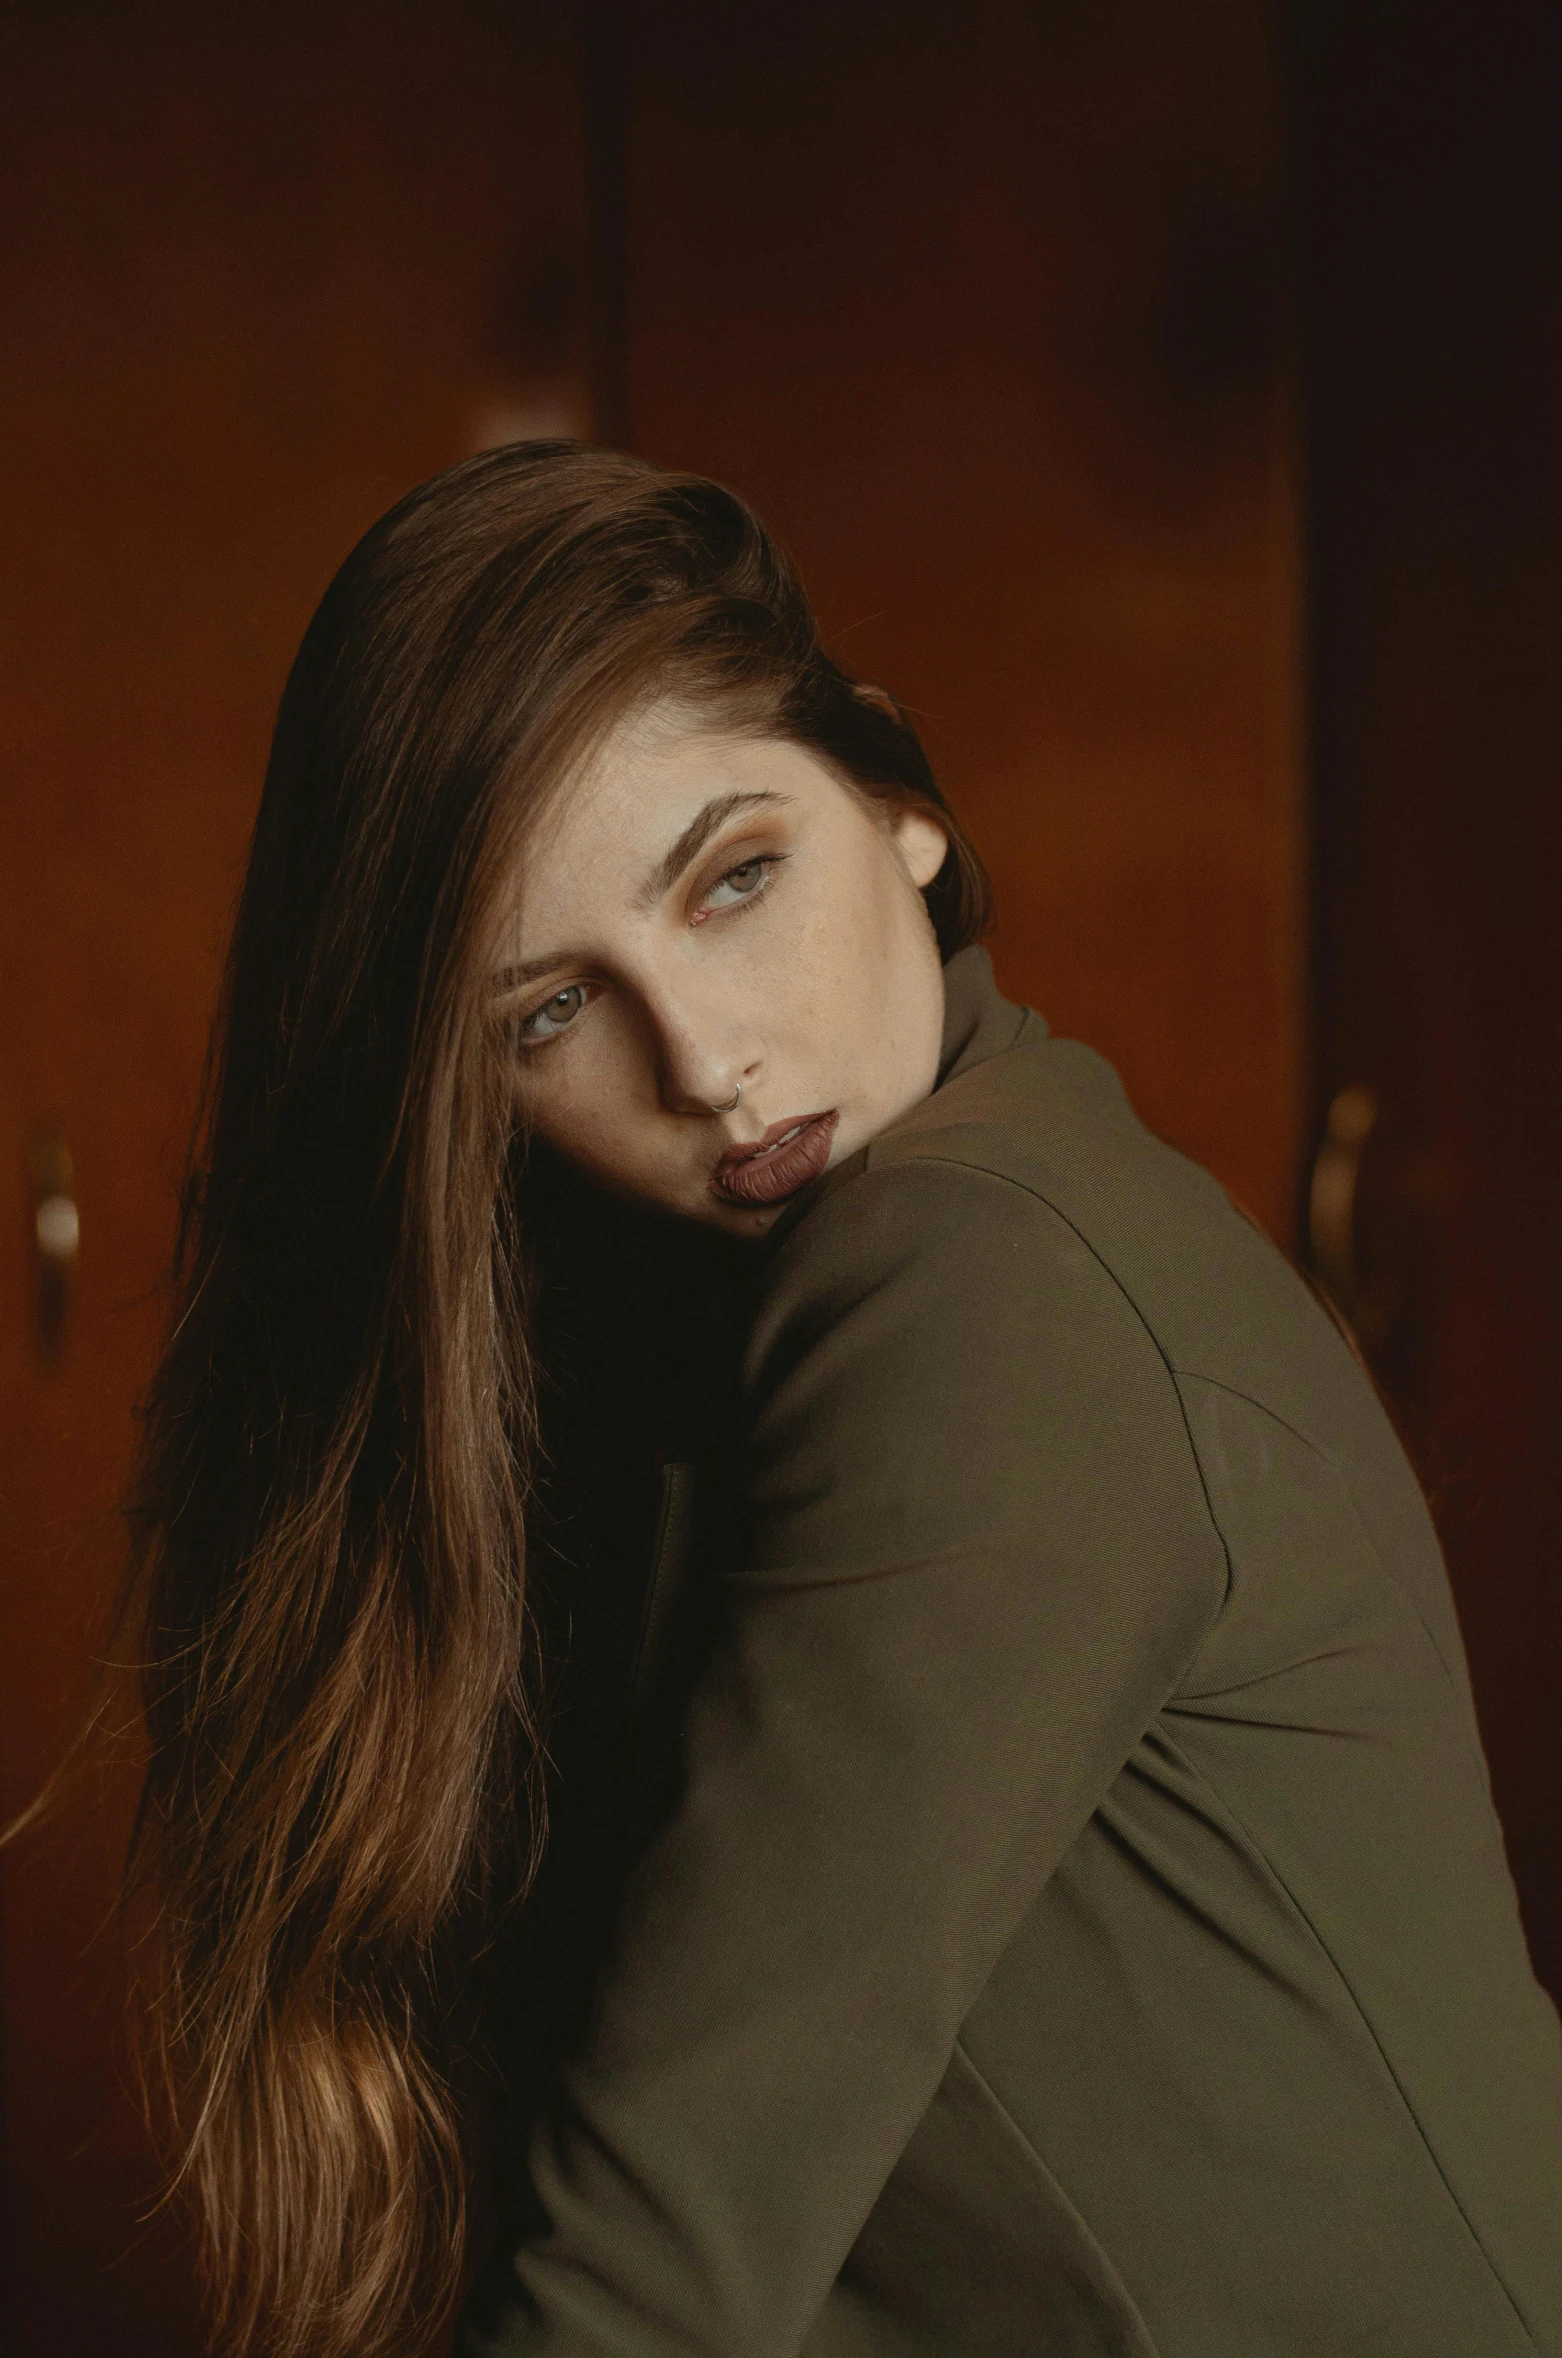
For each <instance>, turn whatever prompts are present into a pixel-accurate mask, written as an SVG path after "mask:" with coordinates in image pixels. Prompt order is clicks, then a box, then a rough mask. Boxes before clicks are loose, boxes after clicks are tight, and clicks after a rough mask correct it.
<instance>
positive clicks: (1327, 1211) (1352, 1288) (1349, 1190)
mask: <svg viewBox="0 0 1562 2358" xmlns="http://www.w3.org/2000/svg"><path fill="white" fill-rule="evenodd" d="M1381 1110H1382V1108H1381V1107H1380V1105H1379V1103H1378V1098H1377V1093H1376V1091H1375V1090H1372V1089H1368V1088H1366V1087H1365V1086H1364V1085H1363V1084H1362V1083H1361V1082H1359V1081H1353V1082H1352V1083H1351V1084H1350V1086H1349V1087H1348V1088H1345V1089H1341V1090H1340V1091H1339V1092H1338V1094H1337V1095H1336V1097H1335V1098H1334V1101H1333V1103H1332V1104H1331V1105H1330V1107H1329V1112H1328V1117H1327V1119H1326V1121H1325V1123H1324V1130H1323V1142H1322V1144H1321V1145H1320V1147H1319V1149H1318V1153H1317V1158H1316V1160H1315V1161H1314V1163H1313V1170H1312V1183H1311V1185H1310V1187H1309V1188H1308V1191H1307V1243H1308V1247H1309V1250H1310V1252H1311V1256H1312V1265H1313V1269H1314V1271H1315V1273H1316V1275H1317V1276H1318V1277H1319V1278H1320V1279H1321V1281H1322V1283H1323V1284H1324V1285H1325V1286H1326V1287H1327V1288H1328V1291H1329V1293H1330V1294H1331V1295H1332V1297H1333V1299H1334V1301H1335V1303H1336V1305H1337V1306H1338V1308H1339V1309H1341V1310H1342V1311H1343V1312H1344V1314H1345V1316H1346V1317H1347V1318H1349V1317H1350V1315H1351V1313H1352V1311H1353V1310H1354V1309H1355V1307H1356V1304H1357V1302H1358V1300H1359V1299H1360V1295H1361V1271H1360V1269H1359V1268H1358V1266H1357V1261H1356V1195H1357V1190H1358V1187H1359V1185H1360V1181H1361V1158H1362V1156H1363V1155H1364V1154H1365V1153H1366V1151H1367V1141H1368V1139H1369V1138H1370V1137H1371V1136H1372V1133H1373V1131H1374V1130H1375V1129H1376V1128H1377V1126H1378V1115H1379V1113H1380V1112H1381Z"/></svg>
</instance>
